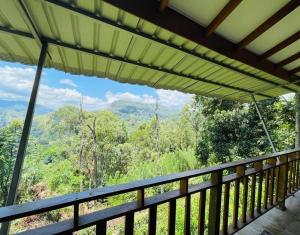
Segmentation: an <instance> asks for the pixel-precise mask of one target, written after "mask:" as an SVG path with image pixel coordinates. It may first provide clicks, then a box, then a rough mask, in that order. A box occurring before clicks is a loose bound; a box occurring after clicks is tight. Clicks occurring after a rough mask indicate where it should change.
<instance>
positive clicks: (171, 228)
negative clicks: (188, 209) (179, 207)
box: [168, 199, 176, 235]
mask: <svg viewBox="0 0 300 235" xmlns="http://www.w3.org/2000/svg"><path fill="white" fill-rule="evenodd" d="M175 224H176V200H175V199H173V200H171V201H170V202H169V221H168V232H169V235H174V234H175Z"/></svg>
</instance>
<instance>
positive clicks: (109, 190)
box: [0, 149, 300, 234]
mask: <svg viewBox="0 0 300 235" xmlns="http://www.w3.org/2000/svg"><path fill="white" fill-rule="evenodd" d="M299 151H300V150H299V149H293V150H288V151H283V152H279V153H276V154H268V155H264V156H260V157H255V158H249V159H243V160H239V161H235V162H230V163H225V164H221V165H218V166H212V167H208V168H203V169H198V170H192V171H186V172H181V173H176V174H170V175H166V176H160V177H155V178H151V179H146V180H139V181H135V182H131V183H127V184H121V185H115V186H110V187H104V188H99V189H93V190H89V191H84V192H80V193H73V194H68V195H64V196H59V197H54V198H49V199H44V200H39V201H35V202H29V203H24V204H20V205H13V206H8V207H2V208H0V223H2V222H6V221H11V220H14V219H19V218H23V217H27V216H31V215H35V214H39V213H42V212H48V211H51V210H55V209H59V208H63V207H67V206H74V218H73V219H72V220H70V221H67V220H66V221H63V222H59V223H56V226H53V225H48V226H44V227H42V228H38V229H39V230H42V229H46V231H48V232H50V234H51V231H52V230H51V229H54V230H55V231H57V229H61V230H63V231H62V232H66V231H76V230H79V229H82V228H85V227H88V226H91V225H95V224H96V225H97V224H98V223H100V222H101V224H102V226H103V223H102V222H103V221H105V222H106V221H108V220H111V219H113V218H118V217H120V216H124V215H125V216H127V215H128V216H129V213H133V214H130V216H131V215H132V216H134V212H136V211H139V210H143V209H146V208H150V209H151V208H152V207H154V208H155V207H156V206H157V205H159V204H162V203H165V202H171V201H174V200H176V199H177V198H181V197H185V198H186V203H187V205H188V207H187V209H188V208H189V205H190V203H191V202H190V199H189V198H190V196H189V195H191V194H194V193H199V192H205V191H206V190H208V189H212V190H214V191H213V192H214V193H215V194H214V196H211V198H210V200H216V201H215V202H216V203H217V204H218V203H219V200H221V198H220V197H219V196H220V195H221V194H220V190H221V191H222V187H221V186H223V185H227V189H226V190H229V189H230V183H231V182H236V186H235V187H239V184H240V183H239V182H240V179H244V181H243V182H248V177H252V179H253V176H254V177H255V176H256V175H257V174H263V173H264V172H266V177H268V178H267V179H269V177H270V176H271V178H270V179H271V184H270V185H271V186H272V188H270V190H271V191H270V192H272V195H271V200H272V201H271V203H270V205H273V204H274V202H273V194H274V187H275V186H276V184H277V183H280V182H279V181H278V182H277V181H276V180H278V179H279V176H276V170H277V169H279V168H282V167H283V166H285V165H286V164H291V166H293V168H291V169H292V171H291V175H289V176H290V177H289V178H290V181H292V182H291V183H290V184H289V185H291V186H289V192H291V191H293V190H296V189H297V185H298V184H299V183H300V181H299V179H298V175H299V170H300V167H299V159H298V158H290V159H289V160H287V162H286V163H280V162H279V161H278V162H277V163H276V158H277V157H279V158H280V157H282V156H287V155H289V156H294V155H295V154H294V153H297V152H299ZM266 160H267V163H266V164H264V165H262V168H256V166H255V164H254V166H253V167H248V168H246V166H247V165H251V164H252V163H257V162H263V161H266ZM274 160H275V164H270V163H274ZM234 168H237V169H244V170H243V171H242V173H241V171H240V170H238V171H237V173H233V174H229V175H225V176H222V180H221V181H214V180H212V181H211V180H209V181H205V182H202V183H200V184H196V185H189V184H188V180H189V179H190V178H194V177H198V176H203V175H209V174H210V175H212V177H213V176H214V175H216V174H221V175H222V172H223V171H224V170H227V169H234ZM283 169H284V168H283ZM218 172H219V173H218ZM269 173H270V174H269ZM255 178H256V177H255ZM178 181H180V182H181V189H178V190H173V191H170V192H166V193H162V194H159V195H155V196H153V197H148V198H145V196H144V190H145V189H147V188H151V187H153V186H157V185H163V184H166V183H172V182H178ZM275 181H276V182H275ZM267 182H269V180H268V181H267ZM258 183H259V181H258ZM265 185H266V186H265V187H266V189H269V184H268V183H267V184H265ZM274 185H275V186H274ZM185 187H186V189H185ZM220 187H221V188H220ZM228 187H229V188H228ZM217 188H218V189H217ZM277 188H278V187H277ZM236 189H237V191H236V194H235V195H236V196H237V197H238V196H239V194H240V192H239V190H238V188H236ZM243 190H246V191H244V192H246V193H248V189H246V188H244V189H243ZM253 190H254V189H252V190H251V192H252V193H253ZM258 190H261V191H262V189H260V188H259V189H258ZM134 191H137V192H139V193H138V195H139V196H138V200H137V201H135V202H131V203H126V204H122V205H120V206H116V207H111V208H107V209H103V210H100V211H97V212H93V213H90V214H86V215H82V216H79V212H78V211H79V210H78V206H79V204H80V203H83V202H88V201H92V200H97V199H103V198H107V197H110V196H115V195H119V194H123V193H127V192H134ZM260 193H261V192H260ZM202 194H203V193H202ZM279 194H280V193H279ZM279 194H278V195H279ZM202 196H203V195H202ZM279 197H280V198H281V199H282V197H283V196H282V193H281V194H280V195H279ZM276 198H278V196H277V194H276V195H275V199H276ZM225 200H228V199H227V198H225ZM236 200H238V198H237V199H236ZM253 200H255V198H254V199H253ZM262 200H264V202H265V204H264V208H265V209H267V208H268V200H269V195H268V190H267V194H266V196H265V198H262ZM262 202H263V201H262ZM246 203H247V201H245V200H244V204H245V205H246ZM253 203H254V202H251V208H252V210H253V209H254V204H253ZM217 204H214V203H212V204H211V205H210V207H213V206H216V205H217ZM170 205H171V204H170ZM260 205H261V204H260V202H259V205H258V209H259V210H260ZM216 208H217V207H216ZM235 208H236V207H235ZM175 210H176V208H175ZM259 210H258V211H259ZM150 211H152V214H153V211H156V210H155V209H154V210H150ZM246 212H247V209H246V208H244V209H243V222H244V223H245V222H246V220H247V218H246ZM186 213H187V214H186V217H187V218H186V220H187V221H186V222H187V227H185V228H186V230H187V231H189V218H188V217H189V213H190V211H189V209H188V210H187V211H186ZM235 213H237V211H236V212H235ZM251 214H253V212H251ZM254 214H255V213H254ZM254 214H253V215H254ZM210 216H211V217H212V218H215V216H217V215H215V214H211V215H210ZM128 219H129V220H128V223H130V221H131V219H132V218H131V217H128ZM238 219H239V218H237V217H236V218H235V219H234V222H235V223H237V221H238ZM225 222H226V223H227V221H226V220H225ZM152 223H153V221H152ZM58 224H60V226H57V225H58ZM130 224H131V223H130ZM215 224H216V225H215ZM219 224H220V219H217V218H216V220H215V222H214V224H210V227H211V228H210V229H211V230H214V232H215V231H217V230H219ZM130 226H131V225H130ZM214 226H215V227H216V229H217V230H215V229H213V227H214ZM38 229H35V230H37V231H38ZM234 229H235V230H236V229H238V225H237V224H234ZM54 230H53V231H54ZM228 231H230V230H228Z"/></svg>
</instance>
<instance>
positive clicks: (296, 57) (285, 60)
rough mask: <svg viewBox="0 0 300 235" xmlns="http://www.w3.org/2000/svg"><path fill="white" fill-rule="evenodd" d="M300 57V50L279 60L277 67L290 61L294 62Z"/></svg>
mask: <svg viewBox="0 0 300 235" xmlns="http://www.w3.org/2000/svg"><path fill="white" fill-rule="evenodd" d="M299 58H300V52H297V53H296V54H294V55H292V56H290V57H288V58H286V59H284V60H283V61H281V62H279V63H278V64H277V65H276V66H277V67H283V66H285V65H287V64H289V63H292V62H293V61H295V60H298V59H299Z"/></svg>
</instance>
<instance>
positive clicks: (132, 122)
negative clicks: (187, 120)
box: [109, 100, 181, 131]
mask: <svg viewBox="0 0 300 235" xmlns="http://www.w3.org/2000/svg"><path fill="white" fill-rule="evenodd" d="M155 106H156V105H155V104H144V103H139V102H134V101H126V100H119V101H115V102H113V103H112V104H111V105H110V107H109V110H111V111H112V112H113V113H115V114H116V115H118V116H119V117H120V118H122V119H123V120H124V121H125V122H126V124H127V127H128V129H129V131H131V130H132V129H135V128H136V127H138V126H139V125H140V124H142V123H143V122H146V121H149V120H151V119H152V118H153V117H154V115H155ZM180 111H181V107H175V108H174V107H172V108H170V107H166V106H163V105H159V106H158V115H159V118H160V119H170V118H174V117H176V115H178V114H179V113H180Z"/></svg>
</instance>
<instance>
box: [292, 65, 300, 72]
mask: <svg viewBox="0 0 300 235" xmlns="http://www.w3.org/2000/svg"><path fill="white" fill-rule="evenodd" d="M298 72H300V66H298V67H296V68H294V69H292V70H290V73H298Z"/></svg>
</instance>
